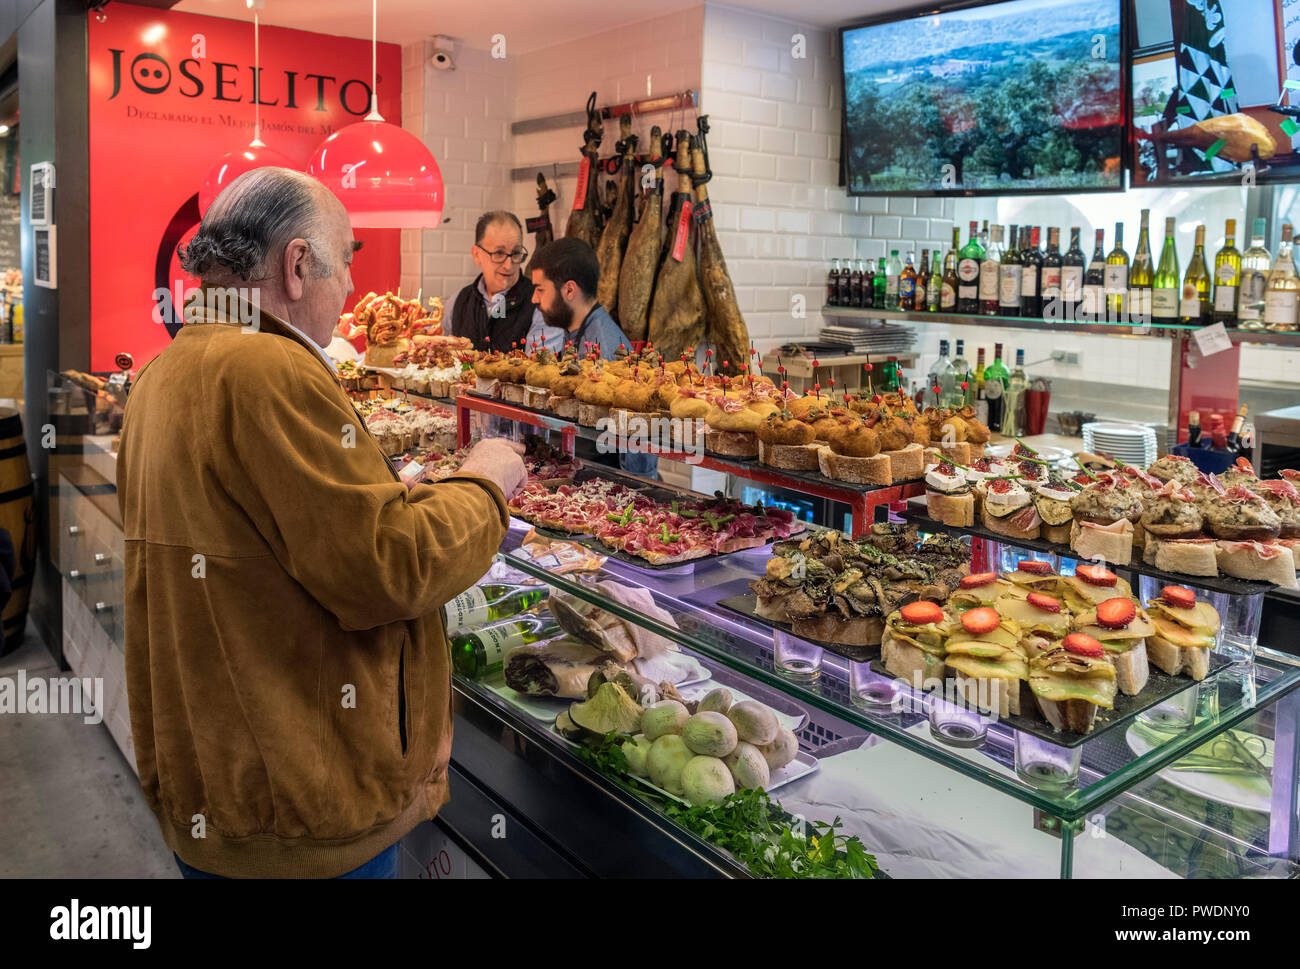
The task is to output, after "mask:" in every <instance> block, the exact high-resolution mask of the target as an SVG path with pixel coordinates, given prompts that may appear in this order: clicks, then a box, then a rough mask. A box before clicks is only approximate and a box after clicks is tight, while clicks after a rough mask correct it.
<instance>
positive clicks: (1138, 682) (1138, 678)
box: [1106, 639, 1151, 696]
mask: <svg viewBox="0 0 1300 969" xmlns="http://www.w3.org/2000/svg"><path fill="white" fill-rule="evenodd" d="M1106 655H1107V656H1108V657H1110V661H1111V663H1112V664H1113V665H1114V667H1115V685H1116V686H1117V687H1119V691H1120V692H1121V693H1123V694H1124V695H1125V696H1137V695H1138V694H1139V693H1141V692H1142V691H1143V690H1144V689H1145V688H1146V685H1147V680H1149V679H1151V666H1150V664H1149V663H1147V647H1146V640H1145V639H1140V640H1138V641H1137V643H1136V644H1135V645H1133V646H1130V647H1129V648H1128V649H1127V650H1125V651H1124V652H1122V653H1112V652H1110V651H1109V650H1107V652H1106Z"/></svg>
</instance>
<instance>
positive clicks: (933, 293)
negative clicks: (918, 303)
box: [925, 249, 956, 313]
mask: <svg viewBox="0 0 1300 969" xmlns="http://www.w3.org/2000/svg"><path fill="white" fill-rule="evenodd" d="M942 297H943V268H942V267H941V266H940V265H939V250H938V249H936V250H934V265H933V266H931V267H930V280H929V282H927V283H926V284H925V308H926V309H927V310H929V311H930V312H931V313H937V312H939V301H940V299H941V298H942ZM955 298H956V297H955V296H954V299H955Z"/></svg>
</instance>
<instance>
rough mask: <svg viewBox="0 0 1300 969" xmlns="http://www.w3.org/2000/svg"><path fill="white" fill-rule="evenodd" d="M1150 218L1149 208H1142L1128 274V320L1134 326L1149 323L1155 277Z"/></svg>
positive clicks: (1147, 324) (1148, 324)
mask: <svg viewBox="0 0 1300 969" xmlns="http://www.w3.org/2000/svg"><path fill="white" fill-rule="evenodd" d="M1150 219H1151V210H1150V209H1143V210H1142V223H1141V225H1140V227H1139V228H1138V241H1137V249H1135V250H1134V252H1133V268H1132V270H1131V271H1130V272H1129V276H1128V320H1129V322H1130V323H1132V324H1133V325H1134V326H1150V325H1151V315H1152V310H1151V299H1152V297H1151V281H1152V279H1153V278H1154V277H1155V264H1154V263H1153V262H1152V261H1151V236H1150V228H1149V226H1150Z"/></svg>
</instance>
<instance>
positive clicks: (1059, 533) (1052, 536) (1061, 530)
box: [1039, 522, 1096, 706]
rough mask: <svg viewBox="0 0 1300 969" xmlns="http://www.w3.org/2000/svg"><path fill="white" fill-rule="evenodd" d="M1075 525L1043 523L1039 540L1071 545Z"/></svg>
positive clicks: (1072, 523)
mask: <svg viewBox="0 0 1300 969" xmlns="http://www.w3.org/2000/svg"><path fill="white" fill-rule="evenodd" d="M1073 525H1074V522H1070V523H1069V524H1066V525H1049V524H1047V522H1043V524H1042V528H1041V529H1040V530H1039V538H1041V539H1043V541H1045V542H1055V543H1056V544H1057V545H1069V544H1070V530H1071V528H1072V526H1073ZM1093 706H1096V704H1093Z"/></svg>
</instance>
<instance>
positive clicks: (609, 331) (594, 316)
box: [564, 303, 632, 360]
mask: <svg viewBox="0 0 1300 969" xmlns="http://www.w3.org/2000/svg"><path fill="white" fill-rule="evenodd" d="M564 339H565V341H566V342H567V341H569V340H572V341H573V344H574V347H575V349H576V350H577V351H578V353H579V355H583V354H585V353H586V350H587V348H586V347H585V346H584V345H583V344H586V343H594V344H595V345H596V347H597V349H599V350H600V356H601V358H602V359H604V360H613V359H614V354H615V353H617V352H618V347H619V344H620V343H621V344H623V346H625V347H627V348H628V349H629V350H631V349H632V341H631V340H629V339H628V338H627V335H626V334H624V332H623V329H622V327H620V326H619V325H618V324H617V323H615V322H614V317H612V316H610V315H609V310H607V309H605V307H603V306H601V305H600V304H599V303H597V304H596V305H595V306H593V307H592V308H591V312H589V313H588V314H587V318H586V319H585V320H583V321H582V325H581V326H579V327H578V329H577V330H575V331H574V332H572V333H565V334H564Z"/></svg>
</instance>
